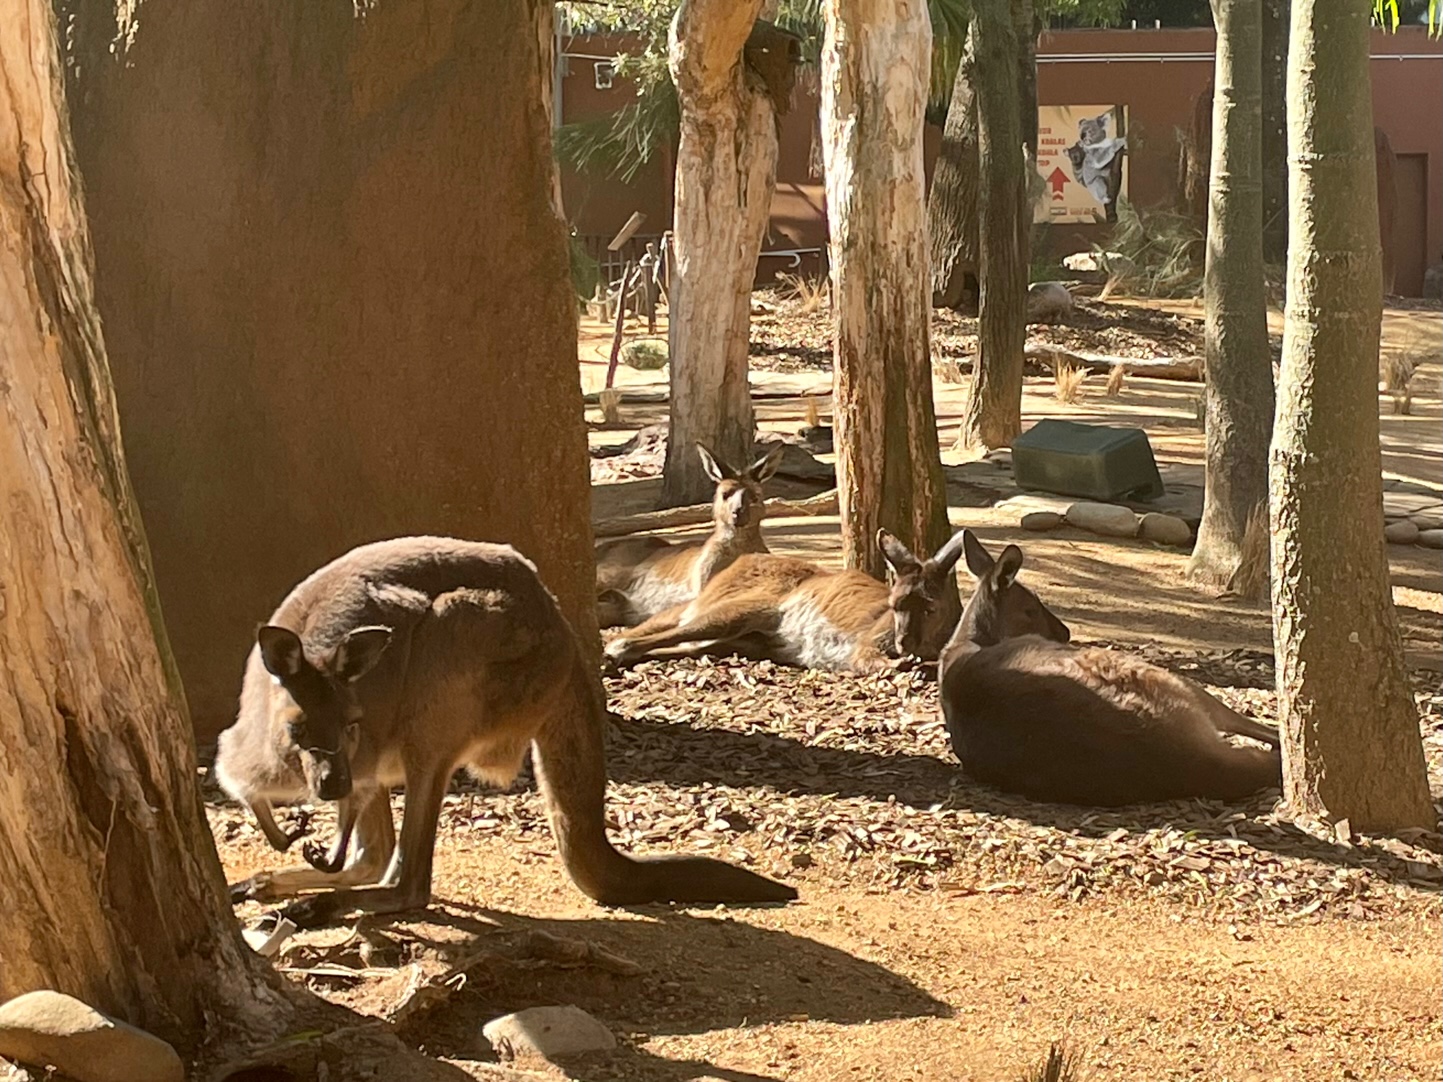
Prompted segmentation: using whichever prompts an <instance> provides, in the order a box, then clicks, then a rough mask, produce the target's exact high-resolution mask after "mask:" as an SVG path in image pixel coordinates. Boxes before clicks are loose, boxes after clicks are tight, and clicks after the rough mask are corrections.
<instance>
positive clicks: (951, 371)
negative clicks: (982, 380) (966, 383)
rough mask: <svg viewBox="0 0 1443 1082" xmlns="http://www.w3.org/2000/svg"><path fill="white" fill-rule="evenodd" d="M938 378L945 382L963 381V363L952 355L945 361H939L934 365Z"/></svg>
mask: <svg viewBox="0 0 1443 1082" xmlns="http://www.w3.org/2000/svg"><path fill="white" fill-rule="evenodd" d="M933 369H934V370H935V371H936V373H937V378H938V380H940V381H941V382H943V383H961V382H963V378H964V377H963V375H962V365H961V364H959V363H958V362H957V361H956V360H954V359H953V358H951V357H948V358H947V359H946V360H944V361H938V362H936V364H934V365H933Z"/></svg>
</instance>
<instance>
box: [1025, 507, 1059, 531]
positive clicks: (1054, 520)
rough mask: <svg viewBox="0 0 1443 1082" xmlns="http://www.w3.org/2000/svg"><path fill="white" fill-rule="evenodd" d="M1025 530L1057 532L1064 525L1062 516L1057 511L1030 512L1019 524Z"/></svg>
mask: <svg viewBox="0 0 1443 1082" xmlns="http://www.w3.org/2000/svg"><path fill="white" fill-rule="evenodd" d="M1018 525H1020V526H1021V527H1022V528H1023V529H1024V530H1036V531H1037V532H1038V533H1041V532H1042V531H1043V530H1055V529H1057V527H1059V526H1061V525H1062V516H1061V515H1059V514H1058V513H1057V512H1056V511H1029V512H1028V513H1027V514H1025V515H1023V516H1022V520H1021V522H1020V523H1018Z"/></svg>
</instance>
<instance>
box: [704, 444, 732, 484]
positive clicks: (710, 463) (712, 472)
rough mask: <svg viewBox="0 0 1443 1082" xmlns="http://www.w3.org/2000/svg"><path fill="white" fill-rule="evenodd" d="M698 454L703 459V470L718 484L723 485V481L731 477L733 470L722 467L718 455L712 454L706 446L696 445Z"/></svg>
mask: <svg viewBox="0 0 1443 1082" xmlns="http://www.w3.org/2000/svg"><path fill="white" fill-rule="evenodd" d="M696 453H697V455H698V457H700V458H701V468H702V469H703V470H704V471H706V475H707V476H708V477H710V478H711V479H712V481H714V482H715V483H716V484H721V483H722V481H724V480H726V478H728V477H730V476H731V470H729V469H727V467H726V466H724V465H722V463H721V462H719V461H718V460H717V457H716V455H714V454H712V453H711V451H710V449H708V448H707V447H706V445H705V444H701V443H698V444H697V445H696Z"/></svg>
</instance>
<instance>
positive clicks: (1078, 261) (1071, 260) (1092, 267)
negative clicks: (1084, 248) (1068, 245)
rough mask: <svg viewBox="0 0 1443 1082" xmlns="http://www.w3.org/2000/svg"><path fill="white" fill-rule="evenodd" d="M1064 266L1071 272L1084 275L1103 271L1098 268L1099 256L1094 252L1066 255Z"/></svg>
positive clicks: (1063, 260)
mask: <svg viewBox="0 0 1443 1082" xmlns="http://www.w3.org/2000/svg"><path fill="white" fill-rule="evenodd" d="M1062 265H1063V266H1064V267H1066V268H1067V269H1068V270H1070V271H1077V272H1079V273H1082V274H1089V273H1092V272H1094V271H1098V270H1101V269H1102V268H1101V267H1100V266H1098V262H1097V256H1096V255H1095V254H1093V253H1092V252H1073V253H1072V254H1071V255H1065V256H1063V257H1062Z"/></svg>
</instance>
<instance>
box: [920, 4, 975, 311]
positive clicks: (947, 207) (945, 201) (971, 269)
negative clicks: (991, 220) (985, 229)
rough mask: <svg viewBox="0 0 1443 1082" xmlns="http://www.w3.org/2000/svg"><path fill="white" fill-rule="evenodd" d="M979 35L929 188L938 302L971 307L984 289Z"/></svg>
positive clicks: (955, 92)
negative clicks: (980, 271) (975, 87)
mask: <svg viewBox="0 0 1443 1082" xmlns="http://www.w3.org/2000/svg"><path fill="white" fill-rule="evenodd" d="M976 40H977V39H976V34H975V32H973V31H969V32H968V34H967V45H966V47H965V49H964V50H963V54H962V61H961V63H959V64H958V65H957V78H956V79H955V81H954V82H953V83H952V100H951V103H950V104H949V105H948V106H947V121H946V123H945V124H944V125H943V127H942V146H941V149H940V151H939V152H938V155H937V164H936V165H935V166H934V167H933V171H932V190H931V191H930V192H928V193H927V235H928V248H929V250H930V253H931V282H932V304H933V306H935V307H937V308H960V309H963V310H966V311H975V310H976V307H975V306H976V304H977V293H978V284H977V260H978V255H977V169H978V163H977V99H976V96H975V95H974V94H973V92H972V84H973V80H974V79H975V78H976V71H977V68H976V54H975V49H974V43H975V42H976Z"/></svg>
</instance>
